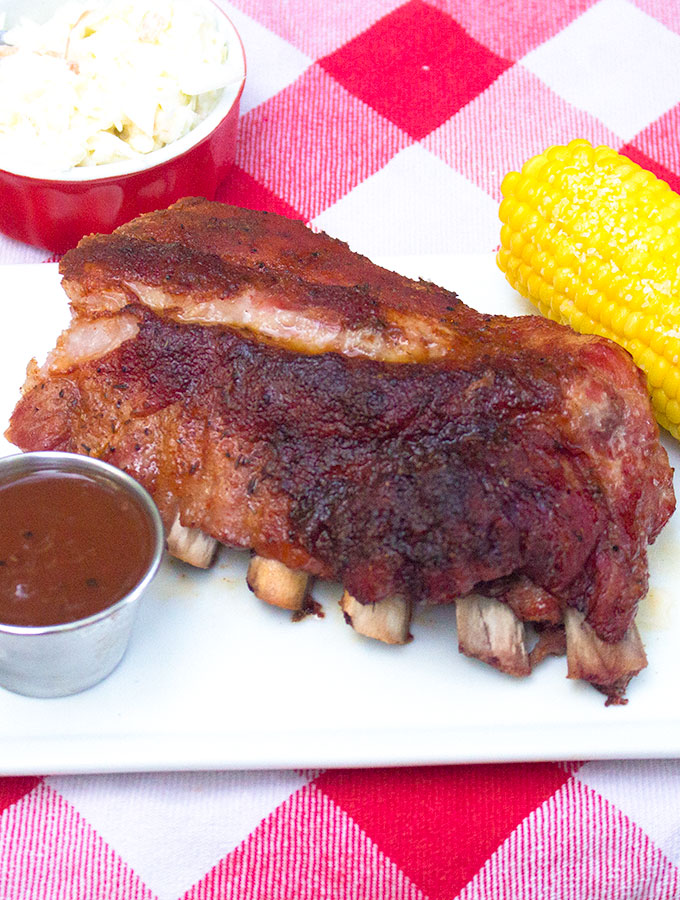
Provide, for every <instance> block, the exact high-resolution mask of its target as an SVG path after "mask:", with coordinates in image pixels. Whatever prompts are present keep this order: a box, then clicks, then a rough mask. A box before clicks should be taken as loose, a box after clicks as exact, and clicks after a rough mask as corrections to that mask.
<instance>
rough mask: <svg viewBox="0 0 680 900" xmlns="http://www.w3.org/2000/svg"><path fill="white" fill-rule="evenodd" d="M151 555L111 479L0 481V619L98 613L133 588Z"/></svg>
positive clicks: (146, 532)
mask: <svg viewBox="0 0 680 900" xmlns="http://www.w3.org/2000/svg"><path fill="white" fill-rule="evenodd" d="M153 552H154V535H153V531H152V529H151V526H150V524H149V522H148V520H147V518H146V516H145V514H144V512H143V510H142V508H141V506H140V505H139V504H138V503H136V502H135V500H134V499H131V498H130V496H129V495H128V494H126V493H125V492H124V491H123V490H122V489H120V488H117V487H116V486H114V485H111V484H109V483H108V482H105V481H103V480H100V479H98V478H96V477H92V476H89V475H82V474H80V473H72V472H60V471H49V472H45V471H43V472H33V473H29V474H26V475H24V476H22V477H20V478H18V479H16V480H13V481H11V482H7V483H4V484H2V483H0V622H3V623H5V624H7V625H56V624H59V623H62V622H73V621H76V620H77V619H83V618H85V617H86V616H90V615H93V614H94V613H97V612H100V611H101V610H102V609H106V607H108V606H111V605H112V604H113V603H116V602H117V601H118V600H120V599H121V598H122V597H124V596H125V595H126V594H127V593H129V591H130V590H132V588H134V587H135V585H136V584H137V583H138V582H139V581H140V580H141V578H142V577H143V575H144V573H145V571H146V569H147V567H148V566H149V564H150V562H151V560H152V558H153Z"/></svg>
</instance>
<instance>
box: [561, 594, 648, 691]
mask: <svg viewBox="0 0 680 900" xmlns="http://www.w3.org/2000/svg"><path fill="white" fill-rule="evenodd" d="M564 625H565V630H566V635H567V677H568V678H577V679H578V678H582V679H584V680H585V681H589V682H590V683H591V684H592V685H594V686H595V687H596V688H597V689H598V690H600V691H602V692H603V693H604V694H607V704H610V703H616V704H620V703H625V702H626V701H625V700H624V699H623V694H624V692H625V690H626V687H627V685H628V682H629V681H630V679H631V678H633V676H634V675H637V674H638V672H639V671H640V670H641V669H644V668H645V666H646V665H647V656H646V654H645V650H644V647H643V645H642V640H641V638H640V634H639V632H638V630H637V626H636V625H635V623H633V624H632V625H631V626H630V628H629V629H628V631H627V632H626V634H625V635H624V637H623V638H622V639H621V640H620V641H618V642H617V643H614V644H610V643H606V642H605V641H603V640H601V639H600V638H599V637H598V636H597V635H596V634H595V632H594V631H593V629H592V628H591V627H590V625H588V623H587V622H586V621H585V616H584V615H583V613H581V612H579V611H578V610H576V609H571V608H569V609H567V610H566V611H565V613H564Z"/></svg>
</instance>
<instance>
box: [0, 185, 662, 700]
mask: <svg viewBox="0 0 680 900" xmlns="http://www.w3.org/2000/svg"><path fill="white" fill-rule="evenodd" d="M61 272H62V274H63V286H64V288H65V290H66V292H67V294H68V296H69V297H70V299H71V304H72V311H73V320H72V324H71V326H70V328H69V329H68V330H67V331H66V332H65V333H64V334H63V335H62V336H61V337H60V338H59V341H58V344H57V347H56V348H55V350H54V351H53V352H52V353H51V354H50V356H49V358H48V359H47V361H46V362H45V363H44V364H43V365H42V366H40V367H39V366H38V364H37V363H35V362H33V363H32V364H31V366H30V367H29V374H28V379H27V382H26V384H25V386H24V389H23V395H22V398H21V400H20V401H19V403H18V405H17V407H16V409H15V411H14V414H13V416H12V419H11V424H10V428H9V430H8V438H9V439H10V440H11V441H13V442H14V443H15V444H17V445H18V446H19V447H21V448H23V449H25V450H34V449H59V450H70V451H75V452H78V453H87V454H91V455H95V456H98V457H100V458H102V459H104V460H107V461H109V462H112V463H114V464H116V465H118V466H120V467H121V468H123V469H125V470H126V471H128V472H130V473H131V474H132V475H133V476H134V477H135V478H137V479H138V480H139V481H140V482H142V484H144V485H145V487H146V488H147V489H148V490H149V491H150V492H151V494H152V495H153V497H154V499H155V501H156V503H157V504H158V507H159V509H160V511H161V515H162V517H163V519H164V522H165V525H166V528H167V532H168V541H169V547H170V550H171V551H172V552H174V553H175V554H176V555H179V556H180V557H182V558H185V559H187V560H188V561H189V562H192V563H193V564H195V565H209V564H210V560H211V558H212V556H213V554H214V552H215V547H216V545H217V543H218V542H222V543H225V544H228V545H231V546H235V547H243V548H249V549H250V550H251V551H252V552H253V559H252V562H251V567H250V570H249V574H248V582H249V584H250V586H251V588H252V589H253V591H254V592H255V593H256V594H257V595H258V596H260V597H262V598H263V599H266V600H268V601H269V602H272V603H275V604H277V605H280V606H283V607H287V608H302V607H304V606H305V604H307V603H309V602H310V601H309V580H310V578H312V577H319V578H327V579H334V580H336V581H338V582H340V583H341V584H342V586H343V588H344V595H343V599H342V607H343V610H344V613H345V617H346V618H347V619H348V621H350V622H351V623H352V624H353V625H354V626H355V628H357V629H358V630H360V631H362V632H363V633H365V634H368V635H370V636H373V637H378V638H380V639H382V640H386V641H391V642H404V641H406V640H408V639H409V626H410V616H411V610H412V607H413V605H414V604H416V603H419V602H424V603H453V602H456V604H457V607H456V608H457V622H458V640H459V645H460V649H461V650H462V652H464V653H466V654H468V655H471V656H476V657H478V658H479V659H482V660H484V661H485V662H488V663H491V664H492V665H494V666H496V667H498V668H499V669H501V670H503V671H505V672H509V673H511V674H514V675H525V674H528V673H529V672H530V671H531V669H532V668H533V666H534V665H535V664H536V663H537V661H539V660H540V659H541V658H542V657H543V656H545V655H546V654H547V653H555V652H560V651H561V650H564V648H565V643H566V653H567V661H568V674H569V675H570V677H575V678H583V679H586V680H587V681H590V682H592V683H593V684H595V685H596V686H597V687H598V688H600V689H601V690H603V691H604V692H605V693H606V694H607V697H608V701H612V702H620V701H621V700H622V698H623V694H624V691H625V688H626V686H627V684H628V681H629V680H630V678H631V677H632V676H633V675H634V674H636V673H637V672H639V671H640V669H641V668H643V667H644V665H645V664H646V661H645V654H644V650H643V647H642V643H641V641H640V638H639V635H638V633H637V630H636V628H635V624H634V617H635V612H636V607H637V604H638V601H639V600H640V599H641V598H642V597H644V595H645V593H646V590H647V583H648V571H647V555H646V548H647V545H648V543H649V542H651V541H653V540H654V538H655V537H656V536H657V534H658V533H659V531H660V529H661V528H662V526H663V525H664V523H665V522H666V520H667V519H668V517H669V516H670V514H671V512H672V511H673V508H674V504H675V500H674V496H673V490H672V481H671V476H672V473H671V469H670V467H669V464H668V459H667V455H666V453H665V451H664V449H663V448H662V447H661V445H660V443H659V436H658V430H657V426H656V424H655V422H654V419H653V417H652V415H651V412H650V404H649V400H648V397H647V394H646V389H645V384H644V380H643V378H642V376H641V374H640V372H639V371H638V370H637V369H636V368H635V367H634V366H633V364H632V362H631V360H630V358H629V357H628V355H627V354H626V353H625V352H624V351H622V350H621V349H620V348H619V347H617V346H615V345H614V344H612V343H609V342H608V341H606V340H604V339H601V338H597V337H586V336H582V335H577V334H575V333H573V332H571V331H570V330H568V329H566V328H564V327H561V326H559V325H556V324H554V323H553V322H550V321H547V320H545V319H541V318H536V317H532V316H526V317H517V318H506V317H501V316H490V315H482V314H480V313H478V312H476V311H474V310H472V309H470V308H468V307H466V306H465V305H464V304H463V303H462V302H461V300H460V299H459V298H458V297H457V296H456V295H455V294H453V293H451V292H448V291H446V290H444V289H442V288H439V287H436V286H434V285H432V284H428V283H424V282H416V281H410V280H408V279H405V278H402V277H401V276H398V275H396V274H394V273H391V272H388V271H385V270H383V269H381V268H378V267H377V266H375V265H374V264H372V263H371V262H369V261H368V260H367V259H365V258H363V257H361V256H358V255H356V254H354V253H352V252H351V251H350V250H349V249H348V248H347V247H346V246H345V245H344V244H342V243H340V242H338V241H335V240H332V239H331V238H329V237H327V236H325V235H323V234H314V233H313V232H311V231H310V230H308V229H307V228H305V227H304V225H303V224H302V223H299V222H294V221H290V220H288V219H284V218H281V217H278V216H275V215H272V214H266V213H260V212H253V211H248V210H243V209H238V208H234V207H230V206H225V205H222V204H217V203H210V202H207V201H204V200H199V199H189V200H184V201H181V202H180V203H178V204H176V205H175V206H173V207H171V208H170V209H169V210H165V211H161V212H157V213H152V214H148V215H145V216H142V217H140V218H138V219H136V220H135V221H133V222H130V223H129V224H127V225H125V226H123V227H122V228H120V229H118V230H117V231H116V232H114V233H113V234H112V235H106V236H105V235H99V236H91V237H88V238H85V239H84V240H83V241H82V242H81V243H80V245H79V246H78V247H77V248H76V249H74V250H72V251H70V252H69V253H67V254H66V256H65V257H64V259H63V260H62V263H61ZM529 622H531V623H535V627H536V632H537V634H538V642H537V644H536V645H535V646H533V647H531V646H530V641H529V639H528V634H527V629H526V623H529Z"/></svg>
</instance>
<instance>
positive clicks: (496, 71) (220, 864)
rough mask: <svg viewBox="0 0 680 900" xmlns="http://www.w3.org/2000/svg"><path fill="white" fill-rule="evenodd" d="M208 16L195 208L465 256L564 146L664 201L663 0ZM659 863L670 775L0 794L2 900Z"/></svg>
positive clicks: (585, 888)
mask: <svg viewBox="0 0 680 900" xmlns="http://www.w3.org/2000/svg"><path fill="white" fill-rule="evenodd" d="M220 5H221V6H223V8H224V9H225V10H226V11H227V12H228V14H229V15H230V16H231V18H232V20H233V22H234V24H235V25H236V27H237V29H238V30H239V32H240V34H241V37H242V39H243V43H244V46H245V51H246V56H247V61H248V77H247V83H246V88H245V92H244V95H243V100H242V106H241V113H242V118H241V123H240V135H239V144H238V149H237V157H236V163H235V166H234V168H233V170H232V172H231V173H230V175H229V178H228V179H227V180H226V181H225V183H224V184H223V185H222V187H221V188H220V191H219V194H218V199H222V200H225V201H227V202H231V203H236V204H240V205H243V206H249V207H254V208H260V209H267V210H271V211H274V212H278V213H282V214H284V215H288V216H292V217H295V218H299V219H302V220H304V221H305V222H307V223H309V224H310V225H311V226H312V227H314V228H316V229H320V230H324V231H327V232H328V233H330V234H332V235H334V236H337V237H340V238H342V239H343V240H345V241H347V242H348V243H349V244H350V246H351V247H352V248H353V249H355V250H357V251H360V252H362V253H364V254H366V255H368V256H371V257H382V256H386V255H387V256H389V255H408V254H416V255H426V254H433V255H434V254H475V253H491V252H492V251H493V250H494V248H495V247H497V245H498V241H499V222H498V205H499V201H500V183H501V180H502V178H503V175H504V174H505V173H506V172H508V171H510V170H513V169H518V168H519V167H521V165H522V163H523V162H524V161H525V160H526V159H527V158H528V157H530V156H531V155H533V154H535V153H538V152H541V151H542V150H544V149H545V148H546V147H548V146H550V145H551V144H556V143H565V142H568V141H569V140H571V139H572V138H574V137H585V138H588V139H589V140H591V141H592V142H593V143H606V144H608V145H610V146H612V147H614V148H616V149H618V150H620V151H621V152H622V153H624V154H626V155H627V156H629V157H630V158H631V159H633V160H635V161H636V162H638V163H640V164H641V165H643V166H645V167H646V168H648V169H651V170H652V171H653V172H655V173H656V174H657V175H659V176H660V177H662V178H663V179H664V180H666V181H668V182H669V183H670V184H671V186H672V187H674V188H676V189H677V188H678V187H679V186H680V141H679V140H678V137H679V125H680V4H677V3H675V2H673V0H635V2H631V0H597V2H591V0H560V2H553V0H529V2H525V0H498V2H494V3H480V2H478V0H427V2H426V0H407V2H401V0H326V2H323V3H320V2H318V0H316V2H315V0H286V2H271V0H269V2H267V0H237V2H234V3H226V2H223V0H220ZM48 259H52V257H50V255H49V254H47V253H45V252H44V251H42V250H39V249H36V248H31V247H26V246H23V245H21V244H19V243H17V242H15V241H11V240H9V239H7V238H0V263H2V264H8V263H24V262H25V263H28V262H38V261H42V260H48ZM612 712H613V714H615V711H612ZM498 758H499V760H502V758H503V751H502V747H499V750H498ZM1 771H2V747H1V746H0V772H1ZM679 863H680V763H679V762H678V761H676V760H674V759H658V760H654V759H648V760H633V759H630V760H625V759H623V760H622V759H616V760H605V759H599V760H593V761H573V760H572V761H554V760H553V761H541V762H514V763H507V762H502V761H499V762H497V763H490V764H485V765H475V764H465V765H439V766H417V765H414V766H409V767H395V768H384V767H366V768H359V769H342V770H338V769H324V770H313V771H309V770H284V769H280V770H265V771H248V770H245V771H207V772H206V771H203V772H201V771H185V772H144V773H135V772H123V773H101V774H87V775H85V774H73V775H51V774H49V773H47V772H44V773H35V774H31V775H26V776H14V777H4V778H1V779H0V898H2V900H90V898H92V900H179V898H182V900H199V898H200V900H207V898H234V900H246V898H253V900H265V898H266V900H269V898H271V900H312V898H328V900H349V898H352V900H382V898H385V900H387V898H394V900H402V898H409V900H426V898H427V900H445V898H446V900H454V898H458V900H473V898H474V900H480V898H494V900H519V898H521V900H532V898H536V900H548V898H550V900H563V898H565V900H566V898H569V900H595V898H598V900H614V898H617V900H618V898H620V900H643V898H649V900H663V898H669V900H670V898H680V870H679V869H678V865H679Z"/></svg>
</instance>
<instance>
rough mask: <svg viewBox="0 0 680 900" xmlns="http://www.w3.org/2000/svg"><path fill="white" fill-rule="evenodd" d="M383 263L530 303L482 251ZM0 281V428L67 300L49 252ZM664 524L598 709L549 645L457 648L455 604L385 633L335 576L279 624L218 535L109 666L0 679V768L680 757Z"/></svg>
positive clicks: (49, 342)
mask: <svg viewBox="0 0 680 900" xmlns="http://www.w3.org/2000/svg"><path fill="white" fill-rule="evenodd" d="M382 262H383V263H384V264H386V265H390V266H391V267H393V268H396V269H399V270H401V271H404V272H405V273H407V274H411V275H418V276H423V277H425V278H428V279H430V280H432V281H436V282H439V283H441V284H444V285H446V286H447V287H451V288H454V289H455V290H457V291H458V293H459V294H460V295H461V296H462V298H463V299H464V300H465V301H466V302H467V303H469V304H470V305H472V306H476V307H477V308H479V309H483V310H484V311H488V312H502V313H507V314H523V313H527V312H531V308H530V307H529V305H528V304H526V303H525V302H524V301H522V300H521V298H519V297H517V296H516V295H515V294H514V292H513V291H512V290H511V289H510V288H509V287H508V286H507V285H506V283H505V282H504V280H503V277H502V275H501V274H500V272H499V271H498V270H497V269H496V267H495V262H494V259H493V257H491V256H490V255H479V256H465V257H447V258H439V257H421V258H403V257H402V258H400V259H390V260H382ZM0 291H1V294H0V296H1V297H2V301H1V302H2V328H1V329H0V425H1V426H2V427H1V428H0V431H4V428H5V425H6V422H7V420H8V418H9V415H10V412H11V410H12V408H13V406H14V404H15V402H16V400H17V398H18V396H19V388H20V385H21V384H22V382H23V379H24V372H25V368H26V364H27V362H28V360H29V359H30V358H31V357H32V356H36V357H37V358H38V360H39V361H41V362H42V360H43V359H44V356H45V354H46V352H47V350H48V349H50V348H51V347H52V346H53V344H54V340H55V338H56V335H57V334H58V333H59V331H60V330H61V328H62V327H63V326H64V325H65V324H66V322H67V321H68V318H69V316H68V309H67V304H66V298H65V296H64V295H63V292H62V290H61V288H60V286H59V279H58V274H57V271H56V267H55V266H53V265H24V266H6V267H3V268H0ZM664 440H665V443H666V446H667V447H668V449H669V453H670V456H671V462H672V463H673V464H674V465H675V466H676V467H677V465H678V462H679V461H680V454H679V453H678V449H677V448H676V445H675V443H674V442H673V441H672V440H670V439H666V438H664ZM11 452H15V450H14V448H12V447H11V446H10V445H9V444H8V443H7V442H6V441H4V439H2V438H0V455H2V454H6V453H11ZM676 490H677V487H676ZM679 538H680V532H679V527H678V521H677V517H674V518H673V519H672V520H671V522H670V523H669V525H668V526H667V527H666V529H665V530H664V532H663V533H662V535H661V537H660V538H659V540H658V541H657V543H656V544H655V546H654V547H652V548H651V553H650V567H651V590H650V593H649V597H648V598H647V600H645V601H644V603H643V604H642V606H641V609H640V613H639V615H638V625H639V628H640V631H641V633H642V636H643V640H644V642H645V645H646V647H647V652H648V656H649V667H648V668H647V669H645V670H644V672H643V673H642V674H641V675H640V676H639V677H638V678H636V679H634V681H633V683H632V684H631V686H630V688H629V691H628V696H629V699H630V702H629V704H628V705H627V706H623V707H608V708H607V707H605V705H604V698H603V697H602V696H601V695H600V694H598V693H597V692H596V691H594V690H593V689H592V688H589V687H587V686H586V685H584V684H581V683H576V684H574V683H572V682H570V681H567V679H566V677H565V674H566V663H565V660H564V659H554V658H553V659H549V660H546V662H545V663H543V664H542V665H541V666H540V667H539V668H538V669H537V670H536V671H535V672H534V673H533V674H532V675H531V676H530V677H529V678H526V679H523V680H515V679H512V678H510V677H509V676H505V675H501V674H499V673H497V672H495V671H494V670H493V669H490V668H488V667H486V666H484V665H483V664H481V663H479V662H477V661H476V660H470V659H467V658H465V657H462V656H460V655H459V654H458V650H457V638H456V630H455V615H454V610H453V609H452V608H442V609H431V608H430V609H421V610H418V611H417V613H416V615H415V620H414V622H413V626H412V633H413V635H414V640H413V641H412V642H411V643H410V644H408V645H406V646H404V647H388V646H384V645H382V644H378V643H376V642H371V641H369V640H367V639H365V638H362V637H360V636H358V635H357V634H355V633H354V632H353V631H352V629H351V628H349V627H347V626H346V625H345V623H344V621H343V618H342V614H341V612H340V610H339V608H338V605H337V600H338V599H339V596H340V592H339V590H338V588H337V586H334V585H317V586H316V587H315V590H314V596H315V597H316V599H317V600H319V601H320V602H321V604H322V606H323V610H324V613H325V615H324V617H323V618H316V617H308V618H306V619H305V620H304V621H302V622H299V623H292V622H291V620H290V615H289V614H288V613H285V612H283V611H281V610H277V609H272V608H270V607H267V606H266V605H265V604H263V603H261V602H260V601H258V600H257V599H256V598H255V597H254V596H253V595H252V594H251V593H250V592H249V591H248V589H247V588H246V586H245V581H244V576H245V571H246V567H247V555H246V554H245V553H239V552H232V551H227V550H224V551H223V552H222V554H221V556H220V557H219V560H218V562H217V564H216V566H215V568H214V569H213V570H211V571H209V572H199V571H196V570H192V569H190V568H188V567H186V566H184V565H182V564H180V563H177V562H175V561H171V560H167V561H165V562H164V564H163V566H162V569H161V572H160V574H159V576H158V578H157V580H156V581H155V582H154V584H153V586H152V588H151V590H150V591H149V593H148V594H147V595H146V597H145V598H144V601H143V605H142V609H141V612H140V616H139V619H138V621H137V624H136V628H135V631H134V634H133V638H132V642H131V644H130V647H129V649H128V652H127V654H126V656H125V657H124V659H123V661H122V663H121V664H120V665H119V667H118V668H117V669H116V671H115V672H114V673H113V674H112V675H111V676H110V677H109V678H108V679H106V681H104V682H102V683H101V684H99V685H98V686H96V687H94V688H92V689H90V690H89V691H85V692H84V693H82V694H79V695H77V696H73V697H68V698H64V699H58V700H35V699H29V698H26V697H21V696H17V695H14V694H11V693H9V692H7V691H4V690H1V689H0V772H3V773H5V774H18V773H38V774H47V773H56V772H61V773H66V772H104V771H143V770H159V771H160V770H171V769H172V770H178V769H210V768H222V769H227V768H258V767H288V766H290V767H325V766H367V765H395V764H425V763H445V762H448V763H454V762H486V761H499V760H504V761H510V760H534V759H569V758H571V759H595V758H616V757H620V758H632V757H650V756H653V757H670V756H680V706H679V705H678V703H677V687H678V685H680V653H679V652H678V649H677V648H678V646H679V645H680V603H677V602H675V601H676V599H677V595H678V590H679V589H678V575H679V574H680V555H679V554H678V548H679V546H680V543H679Z"/></svg>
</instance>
